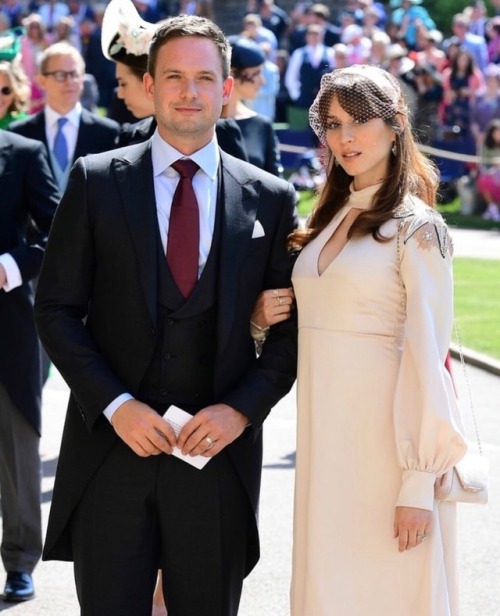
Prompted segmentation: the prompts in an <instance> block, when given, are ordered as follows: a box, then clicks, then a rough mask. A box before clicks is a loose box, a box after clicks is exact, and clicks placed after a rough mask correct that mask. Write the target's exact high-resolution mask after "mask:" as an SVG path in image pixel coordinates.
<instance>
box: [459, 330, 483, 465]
mask: <svg viewBox="0 0 500 616" xmlns="http://www.w3.org/2000/svg"><path fill="white" fill-rule="evenodd" d="M455 336H456V338H457V342H458V353H459V355H460V363H461V364H462V371H463V374H464V381H465V387H466V389H467V397H468V399H469V408H470V412H471V415H472V421H473V423H474V432H475V433H476V439H477V449H478V451H479V455H481V456H482V455H483V446H482V443H481V438H480V436H479V428H478V425H477V415H476V412H475V410H474V404H473V402H472V388H471V386H470V380H469V373H468V372H467V369H466V366H465V358H464V352H463V349H462V340H461V339H460V335H459V333H458V323H457V320H456V319H455Z"/></svg>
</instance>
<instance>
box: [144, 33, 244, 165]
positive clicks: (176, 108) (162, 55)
mask: <svg viewBox="0 0 500 616" xmlns="http://www.w3.org/2000/svg"><path fill="white" fill-rule="evenodd" d="M145 84H146V91H147V94H148V96H150V97H151V98H152V99H153V101H154V105H155V115H156V119H157V122H158V130H159V133H160V135H161V136H162V138H163V139H164V140H165V141H167V142H168V143H170V145H172V146H173V147H175V148H176V149H178V150H179V151H180V152H182V153H184V154H192V153H193V152H195V151H196V150H199V149H200V148H202V147H203V146H205V145H206V144H207V143H208V142H209V141H210V140H211V139H212V137H213V135H214V130H215V123H216V121H217V120H218V119H219V117H220V114H221V110H222V105H225V104H226V103H227V102H228V100H229V96H230V94H231V90H232V87H233V80H232V78H231V77H228V78H227V79H226V80H225V81H224V80H223V78H222V63H221V58H220V55H219V52H218V50H217V47H216V46H215V44H214V43H213V42H212V41H210V40H209V39H207V38H204V37H199V36H189V37H182V38H176V39H173V40H171V41H169V42H168V43H166V44H165V45H163V47H161V48H160V50H159V52H158V56H157V62H156V73H155V75H150V74H148V73H147V74H146V75H145Z"/></svg>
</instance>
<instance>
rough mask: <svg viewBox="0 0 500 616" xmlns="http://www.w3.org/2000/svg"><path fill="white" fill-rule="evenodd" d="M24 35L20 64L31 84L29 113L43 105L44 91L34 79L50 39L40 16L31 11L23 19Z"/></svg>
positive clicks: (34, 111) (38, 109)
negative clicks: (41, 56)
mask: <svg viewBox="0 0 500 616" xmlns="http://www.w3.org/2000/svg"><path fill="white" fill-rule="evenodd" d="M23 27H24V29H25V35H24V36H23V38H22V39H21V64H22V66H23V69H24V72H25V73H26V76H27V77H28V79H29V81H30V84H31V103H30V108H29V111H30V113H36V112H37V111H40V109H41V108H42V107H43V102H44V92H43V90H42V88H40V86H39V85H38V82H37V80H36V74H37V67H38V62H39V60H40V55H41V54H42V52H43V51H44V50H45V49H46V48H47V47H48V46H49V44H50V42H49V41H50V39H49V37H48V35H47V29H46V27H45V23H44V21H43V19H42V17H41V16H40V15H39V14H38V13H31V14H30V15H28V16H27V17H26V18H25V19H23Z"/></svg>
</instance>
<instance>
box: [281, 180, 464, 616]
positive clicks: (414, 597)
mask: <svg viewBox="0 0 500 616" xmlns="http://www.w3.org/2000/svg"><path fill="white" fill-rule="evenodd" d="M377 188H378V186H375V187H370V188H367V189H365V190H362V191H356V192H353V191H352V189H351V196H350V199H349V202H348V203H347V204H346V206H344V208H343V209H342V210H341V211H340V212H339V213H338V214H337V215H336V216H335V218H334V219H333V220H332V221H331V223H330V224H329V225H328V226H327V227H326V228H325V229H324V230H323V231H322V232H321V233H320V235H319V236H318V237H317V238H316V239H314V240H313V241H312V242H310V243H309V244H308V245H307V246H306V247H305V248H304V249H303V250H302V252H301V254H300V255H299V258H298V260H297V262H296V265H295V269H294V274H293V286H294V289H295V294H296V298H297V308H298V316H299V374H298V427H297V430H298V433H297V469H296V487H295V516H294V546H293V576H292V589H291V613H292V615H293V616H457V614H458V601H457V594H458V593H457V574H456V565H457V563H456V527H455V513H456V512H455V505H453V504H450V503H440V504H438V503H436V502H435V501H434V482H435V479H436V477H437V476H439V475H441V474H442V473H443V472H445V471H446V470H448V469H449V468H451V467H452V466H453V465H454V464H455V463H456V462H457V461H459V460H460V458H461V457H462V456H463V455H464V453H465V451H466V444H465V441H464V438H463V436H462V433H463V430H462V426H461V421H460V417H459V414H458V409H457V406H456V401H455V395H454V391H453V386H452V383H451V379H450V377H449V374H448V372H447V371H446V370H445V368H444V360H445V357H446V353H447V350H448V346H449V342H450V336H451V330H452V320H453V308H452V303H453V300H452V296H453V281H452V271H451V254H450V253H451V251H452V245H451V240H450V238H449V236H448V232H447V228H446V226H445V224H444V222H443V220H442V218H441V217H440V215H439V214H437V213H436V212H435V211H434V210H432V208H429V207H427V206H426V205H425V204H424V203H422V202H421V201H419V200H418V199H416V198H414V197H410V196H407V197H406V199H405V201H404V203H403V205H401V206H400V207H399V208H398V210H397V211H396V212H395V214H394V218H392V219H391V220H389V221H388V222H387V223H385V224H384V225H383V226H382V228H381V231H382V234H383V235H384V236H385V237H390V238H391V239H390V240H389V241H387V242H384V243H381V242H377V241H375V240H374V239H373V237H372V236H371V235H370V236H363V237H353V238H351V239H350V240H349V241H348V243H347V245H346V246H345V247H344V248H343V250H342V251H341V253H340V254H339V255H338V256H337V257H336V258H335V259H334V260H333V261H332V262H331V263H330V265H329V266H328V267H327V268H326V269H325V270H324V271H323V273H322V274H321V275H319V273H318V258H319V255H320V252H321V250H322V248H323V246H324V245H325V243H326V242H327V241H328V239H329V238H330V237H331V235H332V233H333V232H334V231H335V229H336V228H337V226H338V225H339V223H340V222H341V221H342V220H343V218H344V216H345V215H346V214H347V212H348V211H349V210H350V208H351V207H356V208H367V207H369V206H370V202H371V199H372V197H373V194H374V193H375V191H376V190H377ZM398 227H399V228H400V234H399V240H398V234H397V230H398ZM398 505H401V506H411V507H419V508H423V509H429V510H432V511H433V527H432V532H431V533H430V535H429V536H428V537H427V538H426V539H425V540H424V541H423V542H422V544H421V545H420V546H419V547H417V548H415V549H412V550H409V551H405V552H403V553H400V552H398V546H397V540H396V539H394V537H393V521H394V513H395V507H396V506H398Z"/></svg>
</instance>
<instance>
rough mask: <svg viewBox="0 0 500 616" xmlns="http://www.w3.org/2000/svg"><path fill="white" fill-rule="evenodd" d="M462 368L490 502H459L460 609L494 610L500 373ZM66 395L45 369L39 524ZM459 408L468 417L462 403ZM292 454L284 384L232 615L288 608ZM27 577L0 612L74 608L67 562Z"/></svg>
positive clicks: (499, 533) (499, 565)
mask: <svg viewBox="0 0 500 616" xmlns="http://www.w3.org/2000/svg"><path fill="white" fill-rule="evenodd" d="M454 238H455V245H456V252H457V254H460V255H464V256H467V255H468V254H469V251H470V255H471V256H472V255H473V256H482V257H485V258H500V234H494V235H490V234H486V235H484V234H483V233H482V232H477V233H476V232H463V231H456V232H454ZM454 371H455V377H456V380H457V381H458V383H459V387H460V390H461V391H464V390H465V386H464V384H463V374H462V369H461V367H460V365H458V364H455V366H454ZM468 374H469V379H470V382H471V385H472V390H473V392H474V399H475V407H476V412H477V414H478V417H479V421H480V429H481V434H482V437H483V441H484V447H485V451H486V454H487V456H488V458H489V461H490V465H491V469H492V471H491V487H490V493H491V502H490V504H489V505H488V506H487V507H480V506H471V505H462V506H461V507H460V546H461V554H460V566H461V578H462V585H461V588H462V591H461V593H462V604H463V609H462V616H499V615H500V593H499V592H498V583H499V580H500V559H499V556H498V555H499V554H500V501H499V497H498V494H499V489H500V412H499V411H500V409H499V400H500V378H499V377H495V376H492V375H490V374H488V373H486V372H484V371H482V370H477V369H474V368H469V369H468ZM67 397H68V392H67V388H66V385H65V384H64V382H63V381H62V380H61V378H60V377H59V376H58V375H55V376H53V377H51V379H49V382H48V384H47V386H46V388H45V390H44V399H43V417H44V436H43V439H42V445H41V453H42V459H43V471H44V479H43V505H42V511H43V518H44V524H46V521H47V515H48V510H49V505H50V499H51V490H52V485H53V479H54V472H55V468H56V464H57V455H58V449H59V442H60V438H61V431H62V423H63V419H64V414H65V405H66V401H67ZM464 416H465V417H466V418H467V417H468V411H467V409H466V408H465V409H464ZM294 462H295V398H294V392H292V393H291V394H290V395H289V396H288V397H287V398H285V399H284V400H283V401H282V402H281V403H280V404H279V405H278V406H277V407H276V408H275V409H274V410H273V412H272V413H271V415H270V417H269V419H268V420H267V422H266V427H265V459H264V472H263V485H262V498H261V521H260V526H261V536H262V558H261V561H260V563H259V565H258V566H257V568H256V570H255V571H254V572H253V573H252V574H251V575H250V577H249V578H248V580H247V581H246V584H245V588H244V594H243V599H242V606H241V610H240V616H288V586H289V578H290V552H291V537H292V535H291V532H292V499H293V479H294ZM34 579H35V584H36V588H37V599H36V600H35V601H32V602H29V603H26V604H24V605H12V604H6V603H4V602H2V601H1V600H0V612H3V611H5V612H8V613H9V614H12V616H16V615H19V616H76V615H77V614H78V605H77V601H76V597H75V593H74V585H73V578H72V567H71V565H70V564H67V563H58V562H49V563H41V564H40V565H39V566H38V568H37V569H36V571H35V576H34ZM3 583H4V575H3V573H1V572H0V587H1V588H3ZM109 616H116V615H109ZM120 616H121V615H120ZM123 616H133V615H123ZM193 616H195V615H193ZM307 616H314V615H307ZM332 616H333V615H332ZM339 616H349V614H348V613H346V614H342V615H339Z"/></svg>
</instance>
